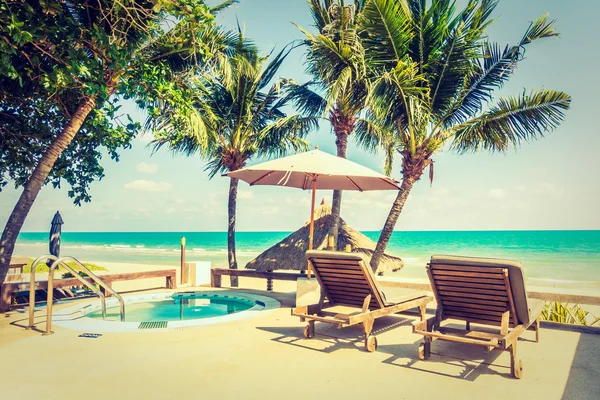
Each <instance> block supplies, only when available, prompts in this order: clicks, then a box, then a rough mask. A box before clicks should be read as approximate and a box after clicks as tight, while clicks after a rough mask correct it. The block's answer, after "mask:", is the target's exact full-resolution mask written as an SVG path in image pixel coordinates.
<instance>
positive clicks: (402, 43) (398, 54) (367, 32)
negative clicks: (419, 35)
mask: <svg viewBox="0 0 600 400" xmlns="http://www.w3.org/2000/svg"><path fill="white" fill-rule="evenodd" d="M411 25H412V19H411V12H410V9H409V6H408V4H407V1H406V0H401V1H398V0H371V1H369V2H367V3H366V4H365V6H364V8H363V10H362V13H361V15H360V18H359V27H360V28H359V29H360V36H361V38H362V41H363V43H364V47H365V48H366V49H368V53H367V59H368V60H369V63H370V65H372V66H373V67H374V68H377V69H378V68H385V67H390V66H393V65H394V64H395V62H396V60H399V59H402V58H403V57H404V56H405V55H406V53H407V50H408V47H409V44H410V43H411V41H412V39H413V36H414V34H413V31H412V29H411Z"/></svg>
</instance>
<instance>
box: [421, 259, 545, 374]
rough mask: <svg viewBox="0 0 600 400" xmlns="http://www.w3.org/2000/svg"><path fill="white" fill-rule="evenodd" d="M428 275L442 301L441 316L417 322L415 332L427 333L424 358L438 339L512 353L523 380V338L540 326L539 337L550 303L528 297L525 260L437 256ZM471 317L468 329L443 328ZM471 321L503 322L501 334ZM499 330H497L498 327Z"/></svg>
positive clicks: (512, 361)
mask: <svg viewBox="0 0 600 400" xmlns="http://www.w3.org/2000/svg"><path fill="white" fill-rule="evenodd" d="M426 268H427V275H429V280H430V281H431V287H432V288H433V292H434V294H435V298H436V301H437V310H436V314H435V317H431V318H428V319H427V320H425V321H422V322H418V323H414V324H413V332H414V333H417V334H419V335H423V336H424V338H425V342H424V343H421V344H420V346H419V358H420V359H427V358H429V355H430V349H431V342H432V341H434V340H437V339H441V340H448V341H453V342H459V343H467V344H474V345H479V346H483V347H484V348H485V349H486V350H491V349H494V348H496V349H501V350H505V351H509V352H510V370H511V374H512V375H513V376H514V377H515V378H521V376H522V374H523V363H522V361H521V360H519V359H518V358H517V339H518V338H519V336H521V334H523V332H525V331H526V330H535V341H536V342H538V341H539V329H540V314H541V312H542V310H543V309H544V302H543V301H540V300H532V299H528V298H527V292H526V291H525V277H524V275H523V269H522V266H521V263H519V262H517V261H510V260H498V259H490V258H473V257H456V256H432V257H431V262H430V263H429V264H427V267H426ZM449 319H450V320H461V321H466V328H465V329H464V330H463V329H455V328H450V327H444V326H442V323H444V322H445V321H446V320H449ZM471 323H475V324H480V325H487V326H488V327H489V326H499V327H500V330H499V331H497V332H495V333H490V332H489V329H488V332H483V331H477V330H472V329H471ZM494 330H495V329H494Z"/></svg>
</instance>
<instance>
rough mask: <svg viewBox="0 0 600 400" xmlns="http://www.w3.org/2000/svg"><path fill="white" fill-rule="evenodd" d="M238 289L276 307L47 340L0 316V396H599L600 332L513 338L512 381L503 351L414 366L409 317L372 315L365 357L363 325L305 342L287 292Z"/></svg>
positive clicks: (64, 333)
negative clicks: (179, 326) (203, 321)
mask: <svg viewBox="0 0 600 400" xmlns="http://www.w3.org/2000/svg"><path fill="white" fill-rule="evenodd" d="M257 282H259V283H258V284H257V283H256V282H254V281H253V280H251V279H240V286H241V287H262V286H263V285H264V282H262V281H257ZM290 287H291V286H290ZM287 288H289V287H284V286H283V285H278V288H276V289H279V290H286V289H287ZM203 289H204V290H208V288H199V289H198V290H203ZM185 290H189V289H188V288H186V289H185ZM242 291H245V292H249V293H255V294H259V295H264V296H271V297H273V298H275V299H277V300H278V301H280V302H281V304H282V306H281V308H279V309H277V310H275V311H273V312H270V313H268V314H264V315H260V314H258V315H257V316H255V317H253V318H250V319H243V320H237V321H232V322H225V323H221V324H217V325H211V326H203V327H198V328H191V329H187V330H176V331H168V332H143V331H138V332H133V333H131V332H123V333H104V334H103V335H102V336H101V337H99V338H97V339H90V338H80V337H78V335H79V334H80V333H82V332H81V331H75V330H70V329H65V328H61V327H59V326H55V327H54V331H55V332H56V333H55V334H54V335H51V336H42V335H41V332H39V331H26V330H24V329H23V326H24V325H25V324H26V321H27V314H26V313H21V312H18V311H12V312H10V313H7V314H0V356H1V358H0V359H1V360H2V361H1V362H2V368H0V371H1V372H0V398H2V399H11V400H12V399H18V398H22V399H33V398H38V397H40V398H43V399H61V400H64V399H65V398H68V397H73V396H82V397H84V398H86V399H138V398H139V399H166V398H177V397H180V398H190V397H191V396H194V397H197V398H214V399H280V398H281V399H309V398H324V397H330V398H347V399H359V398H377V397H378V396H386V397H389V398H401V399H412V398H424V399H428V398H448V397H449V398H457V397H460V398H461V399H475V398H485V399H494V398H502V399H506V398H535V399H537V398H543V399H561V398H565V399H599V398H600V380H599V377H600V364H599V362H600V335H598V334H594V333H583V332H577V331H570V330H563V329H549V328H544V329H542V330H541V339H540V343H535V342H534V341H533V338H534V333H533V332H526V333H525V334H524V336H523V338H524V340H520V341H519V357H520V358H522V359H523V364H524V376H523V379H521V380H516V379H513V378H512V377H511V376H510V368H509V354H508V353H506V352H504V353H501V352H498V351H493V352H490V353H484V352H483V350H482V349H481V348H478V347H474V346H465V345H460V344H455V343H445V342H441V341H437V342H435V343H434V344H433V346H432V352H433V354H432V357H431V359H430V360H428V361H419V360H418V358H417V345H418V343H419V342H420V341H421V339H420V338H419V337H418V336H416V335H414V334H412V332H411V325H410V324H411V322H412V321H414V320H415V318H413V317H405V316H390V317H386V318H381V319H379V320H377V321H376V323H375V328H374V332H375V334H376V335H377V337H378V342H379V347H378V349H377V351H376V352H375V353H368V352H366V351H364V350H363V347H362V340H361V338H360V337H359V336H360V334H361V332H362V330H361V329H360V328H346V329H343V330H337V329H335V328H334V327H331V326H329V325H322V324H318V323H317V325H316V331H317V336H316V337H315V338H312V339H305V338H304V337H303V336H302V328H303V326H304V324H303V323H300V322H299V320H298V318H294V317H292V316H291V315H290V307H291V306H292V305H293V303H294V300H295V297H294V293H293V292H287V293H282V292H278V293H270V292H265V291H260V290H242ZM56 309H57V310H59V309H60V307H56ZM44 321H45V314H44V311H42V312H38V313H36V322H37V327H38V328H40V329H43V327H44Z"/></svg>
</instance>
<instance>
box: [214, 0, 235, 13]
mask: <svg viewBox="0 0 600 400" xmlns="http://www.w3.org/2000/svg"><path fill="white" fill-rule="evenodd" d="M239 2H240V0H225V1H223V2H222V3H220V4H217V5H216V6H213V7H211V8H210V13H211V14H213V15H217V14H218V13H220V12H221V11H223V10H225V9H227V8H229V7H230V6H232V5H234V4H238V3H239Z"/></svg>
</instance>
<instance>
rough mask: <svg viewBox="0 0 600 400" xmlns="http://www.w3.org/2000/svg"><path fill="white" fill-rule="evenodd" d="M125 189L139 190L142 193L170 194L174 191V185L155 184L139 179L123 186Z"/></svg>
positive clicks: (165, 183) (166, 183)
mask: <svg viewBox="0 0 600 400" xmlns="http://www.w3.org/2000/svg"><path fill="white" fill-rule="evenodd" d="M123 186H124V187H125V189H129V190H137V191H140V192H168V191H170V190H171V189H172V185H171V184H170V183H168V182H154V181H146V180H143V179H139V180H137V181H133V182H129V183H126V184H125V185H123Z"/></svg>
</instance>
